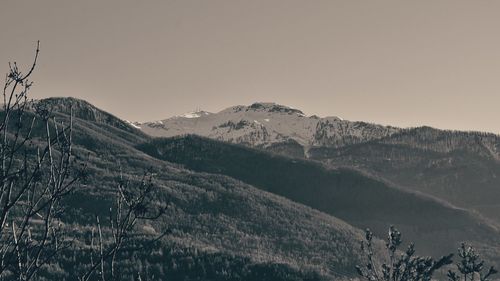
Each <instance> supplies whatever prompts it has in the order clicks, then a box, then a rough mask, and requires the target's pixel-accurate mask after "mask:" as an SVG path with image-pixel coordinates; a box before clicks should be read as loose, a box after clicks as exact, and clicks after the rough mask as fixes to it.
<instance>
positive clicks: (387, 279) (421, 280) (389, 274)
mask: <svg viewBox="0 0 500 281" xmlns="http://www.w3.org/2000/svg"><path fill="white" fill-rule="evenodd" d="M365 240H366V241H362V242H361V249H362V251H363V252H364V253H365V256H366V263H365V264H364V265H358V266H356V269H357V271H358V274H359V275H360V276H362V277H363V278H365V279H366V280H370V281H382V280H383V281H430V280H431V278H432V276H433V274H434V273H435V271H436V270H438V269H440V268H442V267H443V266H445V265H448V264H450V263H452V260H451V258H452V256H453V254H450V255H447V256H443V257H441V258H440V259H438V260H434V259H433V258H431V257H419V256H417V255H415V246H414V244H413V243H412V244H410V245H409V246H408V248H407V249H406V251H405V252H404V253H402V254H401V255H399V256H398V257H397V255H398V252H397V251H398V247H399V246H400V245H401V233H400V232H399V231H398V230H397V229H396V228H395V227H394V226H391V227H390V228H389V233H388V236H387V243H386V245H385V246H386V249H387V253H388V263H381V265H379V264H378V262H379V261H376V260H375V252H374V250H373V233H372V232H371V231H370V230H369V229H367V230H366V235H365Z"/></svg>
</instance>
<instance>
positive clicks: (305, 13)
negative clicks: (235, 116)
mask: <svg viewBox="0 0 500 281" xmlns="http://www.w3.org/2000/svg"><path fill="white" fill-rule="evenodd" d="M499 14H500V1H492V0H490V1H470V0H468V1H459V0H449V1H445V0H429V1H423V0H419V1H401V0H395V1H375V0H366V1H357V0H345V1H318V0H314V1H306V0H302V1H293V0H282V1H269V0H266V1H256V0H248V1H238V0H227V1H209V0H199V1H189V0H187V1H186V0H182V1H181V0H179V1H165V0H162V1H125V0H115V1H111V0H105V1H104V0H98V1H97V0H96V1H89V0H81V1H67V0H61V1H49V0H43V1H39V0H37V1H35V0H33V1H19V0H17V1H14V0H5V1H2V5H1V8H0V38H1V39H0V66H1V67H2V69H3V71H4V72H6V71H7V63H8V62H9V61H14V60H16V61H18V63H24V64H28V62H29V61H30V59H31V57H32V53H33V51H34V46H35V42H36V40H41V54H40V65H39V67H38V69H37V70H36V73H35V74H34V76H33V79H34V80H35V82H36V84H35V87H34V88H33V91H32V96H33V97H34V98H42V97H49V96H73V97H78V98H82V99H86V100H88V101H89V102H91V103H93V104H95V105H96V106H98V107H100V108H103V109H105V110H107V111H110V112H112V113H114V114H115V115H117V116H119V117H122V118H125V119H128V120H134V121H150V120H157V119H163V118H166V117H169V116H172V115H176V114H181V113H184V112H186V111H192V110H194V109H196V108H201V109H204V110H208V111H218V110H221V109H223V108H226V107H228V106H231V105H236V104H250V103H252V102H255V101H274V102H277V103H281V104H285V105H289V106H292V107H295V108H299V109H302V110H303V111H304V112H305V113H306V114H317V115H320V116H326V115H337V116H341V117H343V118H345V119H349V120H364V121H370V122H376V123H382V124H392V125H397V126H416V125H423V124H426V125H432V126H435V127H439V128H450V129H473V130H483V131H492V132H496V133H500V122H499V121H500V110H499V105H500V16H499ZM0 70H1V69H0Z"/></svg>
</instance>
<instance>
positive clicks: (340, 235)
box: [37, 98, 500, 280]
mask: <svg viewBox="0 0 500 281" xmlns="http://www.w3.org/2000/svg"><path fill="white" fill-rule="evenodd" d="M37 102H38V103H41V104H44V105H46V106H47V107H50V108H52V109H53V110H54V112H55V113H56V114H57V115H58V118H68V114H69V113H70V112H72V113H73V116H74V117H75V124H74V129H75V136H74V141H75V147H74V149H75V153H76V155H77V157H78V159H79V160H80V161H86V162H87V163H88V169H89V177H88V181H87V182H86V183H85V185H86V186H87V188H86V189H84V190H80V191H79V192H78V193H76V194H74V195H73V196H72V198H71V200H70V201H68V202H67V204H68V210H69V211H68V214H67V215H68V217H67V218H66V222H67V223H68V224H69V223H72V224H77V225H81V227H84V226H85V225H86V224H87V223H88V217H89V215H88V214H89V213H90V214H91V213H95V212H102V213H103V214H104V213H105V212H106V210H108V208H109V204H110V202H109V193H110V190H112V188H113V184H114V181H115V180H116V178H117V177H118V176H119V173H120V171H125V172H126V173H128V174H131V175H139V174H141V173H142V172H143V171H144V170H146V169H152V172H153V173H154V174H155V175H156V176H155V182H154V183H155V186H156V187H157V191H158V196H157V200H158V203H165V202H166V203H168V209H167V214H166V215H165V216H164V217H163V218H162V219H161V220H160V221H158V222H157V223H156V224H155V225H144V226H143V227H144V228H143V230H144V231H151V228H152V229H157V228H159V227H164V226H168V227H169V228H170V229H171V233H170V234H169V235H167V236H166V237H165V238H164V239H163V240H162V241H161V243H160V245H157V246H156V247H157V248H155V250H154V251H155V252H156V251H160V250H161V252H162V253H163V254H162V255H163V256H162V257H161V258H158V257H157V256H147V255H145V256H142V257H141V258H142V259H143V260H144V261H143V262H146V261H147V262H148V263H150V264H151V265H152V266H153V265H154V267H155V268H156V267H158V268H161V272H162V274H163V275H162V277H167V276H168V277H169V278H170V279H169V280H183V279H182V278H184V277H185V276H187V275H189V274H191V275H192V277H193V278H194V279H195V278H196V277H199V276H202V277H201V279H203V280H338V279H345V278H352V277H354V276H355V274H356V273H355V269H354V265H356V264H359V263H360V262H361V253H360V248H359V241H360V240H361V239H362V237H363V231H362V229H364V228H367V227H369V228H371V229H373V230H374V231H375V233H376V235H377V236H378V237H380V238H381V239H385V235H386V230H387V227H388V226H389V225H391V224H395V225H396V226H397V227H399V228H400V229H401V230H402V232H403V239H404V240H405V243H408V242H409V241H415V242H416V245H417V251H418V253H419V254H424V255H435V256H437V255H444V254H448V253H451V252H455V249H456V248H457V247H458V245H459V243H460V242H462V241H468V242H470V243H472V244H473V245H474V246H475V247H476V248H477V249H478V251H479V252H480V253H481V254H482V255H483V256H484V257H485V258H486V259H487V260H488V261H489V262H492V263H493V264H495V265H499V264H500V246H499V245H500V231H499V229H498V225H497V224H498V223H499V222H500V218H499V217H500V215H498V214H499V213H498V212H496V211H495V210H497V209H495V208H497V206H498V205H497V202H500V192H499V189H500V188H499V187H500V185H498V184H500V180H498V178H499V177H498V176H500V175H497V174H498V173H499V171H500V170H498V168H499V167H500V166H499V160H498V159H499V158H498V149H499V148H500V146H499V143H500V142H499V140H498V136H496V135H493V134H486V133H476V132H454V131H442V130H436V129H432V128H428V127H422V128H415V129H401V128H395V127H387V126H381V125H375V124H370V123H364V122H351V121H346V120H342V119H340V118H337V117H326V118H319V117H316V116H310V117H307V116H305V115H304V114H303V113H302V112H301V111H300V110H297V109H292V108H289V107H286V106H281V105H277V104H272V103H255V104H252V105H250V106H234V107H231V108H228V109H225V110H223V111H221V112H219V113H208V112H203V111H200V112H193V113H189V114H186V115H182V116H176V117H172V118H169V119H165V120H162V121H156V122H146V123H140V124H139V123H133V122H128V121H124V120H120V119H119V118H116V117H115V116H113V115H112V114H110V113H107V112H104V111H102V110H100V109H98V108H96V107H95V106H93V105H91V104H89V103H87V102H86V101H82V100H78V99H73V98H50V99H45V100H41V101H37ZM70 108H71V110H70ZM497 183H498V184H497ZM499 210H500V207H499ZM377 245H378V248H379V249H380V248H381V247H382V246H381V245H382V242H381V241H378V242H377ZM172 249H176V250H175V251H174V250H172ZM221 260H222V261H224V262H221ZM236 265H237V266H236ZM158 272H159V269H158ZM228 272H229V273H228ZM227 274H229V275H227ZM252 274H253V275H252ZM228 276H231V278H229V277H228ZM235 276H239V278H240V279H238V278H236V277H235ZM243 277H245V278H243Z"/></svg>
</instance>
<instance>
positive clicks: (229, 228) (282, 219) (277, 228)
mask: <svg viewBox="0 0 500 281" xmlns="http://www.w3.org/2000/svg"><path fill="white" fill-rule="evenodd" d="M43 102H44V103H45V106H51V104H56V105H58V106H60V105H64V106H62V107H59V109H58V112H59V113H56V114H57V116H58V118H59V119H64V118H68V116H67V112H69V111H68V110H67V108H66V106H69V105H73V104H74V103H77V105H78V106H73V114H74V116H76V117H75V118H74V126H73V127H74V133H75V134H74V142H75V143H74V151H75V154H76V155H77V158H78V159H79V161H82V162H83V161H85V162H86V163H87V164H88V168H87V170H88V177H87V179H86V181H85V182H84V184H83V186H82V187H81V189H79V190H78V191H77V192H76V193H75V194H73V195H72V196H71V197H70V198H68V201H67V202H66V204H67V207H66V209H67V212H66V213H65V216H64V217H63V220H64V222H65V224H66V225H67V227H68V229H73V231H74V230H78V231H77V233H78V234H75V235H83V234H84V233H88V232H89V231H90V229H91V227H92V223H93V219H92V217H93V215H95V214H100V215H101V216H105V214H106V213H107V210H108V209H109V206H110V204H111V199H112V195H113V194H114V192H115V190H116V189H115V186H116V184H117V181H118V179H119V176H120V172H121V171H122V172H124V173H125V174H126V177H127V178H130V179H131V180H132V181H133V179H134V178H135V177H137V176H139V175H141V174H142V173H144V171H145V170H146V169H150V170H151V172H152V173H153V174H155V180H154V185H155V193H156V196H155V204H167V205H168V208H167V211H166V214H165V215H164V216H162V217H161V219H160V220H158V221H157V222H155V223H154V224H148V225H142V228H141V229H142V230H141V231H143V232H144V233H160V232H161V231H162V230H163V229H166V228H168V229H169V234H168V235H167V236H165V237H164V239H163V240H162V241H160V243H159V244H157V245H156V246H155V247H154V248H149V249H147V250H146V251H145V252H143V253H142V254H141V253H139V254H135V255H134V256H135V258H130V256H129V257H127V259H124V260H122V262H121V263H120V266H119V268H120V269H119V270H120V271H121V272H122V275H123V276H124V277H125V276H130V274H133V273H131V270H137V271H141V270H142V272H145V271H148V270H149V271H148V272H153V271H154V272H155V274H156V275H155V277H157V278H160V279H163V278H167V277H168V278H169V280H185V279H184V278H186V277H187V276H192V278H194V279H200V278H201V279H203V280H319V279H323V278H327V279H339V278H345V277H349V276H350V277H352V276H355V269H354V265H355V264H359V263H360V252H359V251H360V250H359V240H361V239H362V237H363V233H362V231H360V230H358V229H356V228H354V227H352V226H350V225H349V224H347V223H345V222H344V221H342V220H339V219H337V218H335V217H332V216H330V215H327V214H325V213H322V212H320V211H317V210H314V209H312V208H310V207H307V206H304V205H301V204H298V203H295V202H293V201H291V200H289V199H286V198H284V197H281V196H278V195H275V194H272V193H270V192H268V191H264V190H261V189H258V188H256V187H253V186H252V185H249V184H246V183H243V182H241V181H238V180H235V179H232V178H230V177H228V176H224V175H212V174H205V173H199V172H194V171H191V170H186V169H184V168H182V167H180V166H178V165H174V164H171V163H170V162H167V161H163V160H161V159H157V158H154V157H151V156H150V155H147V154H145V153H144V152H142V151H140V150H138V149H137V148H136V146H139V145H140V144H142V143H149V142H150V141H151V140H152V139H151V138H150V137H148V136H146V135H144V134H142V133H141V132H140V131H138V130H136V129H134V128H133V126H129V127H128V128H126V129H123V128H121V126H122V124H123V123H122V122H121V120H116V118H113V117H112V116H111V115H108V114H106V113H105V112H102V111H95V108H94V107H90V108H89V106H90V105H88V104H87V103H85V102H82V101H79V100H74V99H69V100H68V99H64V100H60V99H51V100H49V101H47V100H46V101H43ZM88 112H93V113H92V114H88ZM96 116H107V117H106V118H95V117H96ZM110 116H111V117H110ZM108 117H109V118H108ZM35 133H36V132H35ZM74 251H78V249H75V250H74ZM152 252H153V253H156V254H154V255H153V254H150V253H152ZM72 256H74V255H71V254H68V258H67V260H65V261H64V262H61V265H60V266H61V267H62V269H61V270H62V272H50V273H51V274H56V273H57V274H59V275H58V276H59V277H60V278H58V279H59V280H63V279H65V278H66V279H67V280H71V274H70V272H71V269H70V268H71V267H70V264H71V262H70V261H71V259H72V258H71V257H72ZM134 260H135V261H136V262H137V263H136V264H134V263H133V262H134ZM139 265H140V268H139V269H137V267H139ZM127 274H129V275H127Z"/></svg>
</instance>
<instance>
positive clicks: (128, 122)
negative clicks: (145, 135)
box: [124, 120, 141, 129]
mask: <svg viewBox="0 0 500 281" xmlns="http://www.w3.org/2000/svg"><path fill="white" fill-rule="evenodd" d="M124 121H125V122H127V124H129V125H130V126H132V127H134V128H136V129H141V127H140V126H138V125H140V123H138V122H131V121H128V120H124Z"/></svg>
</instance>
